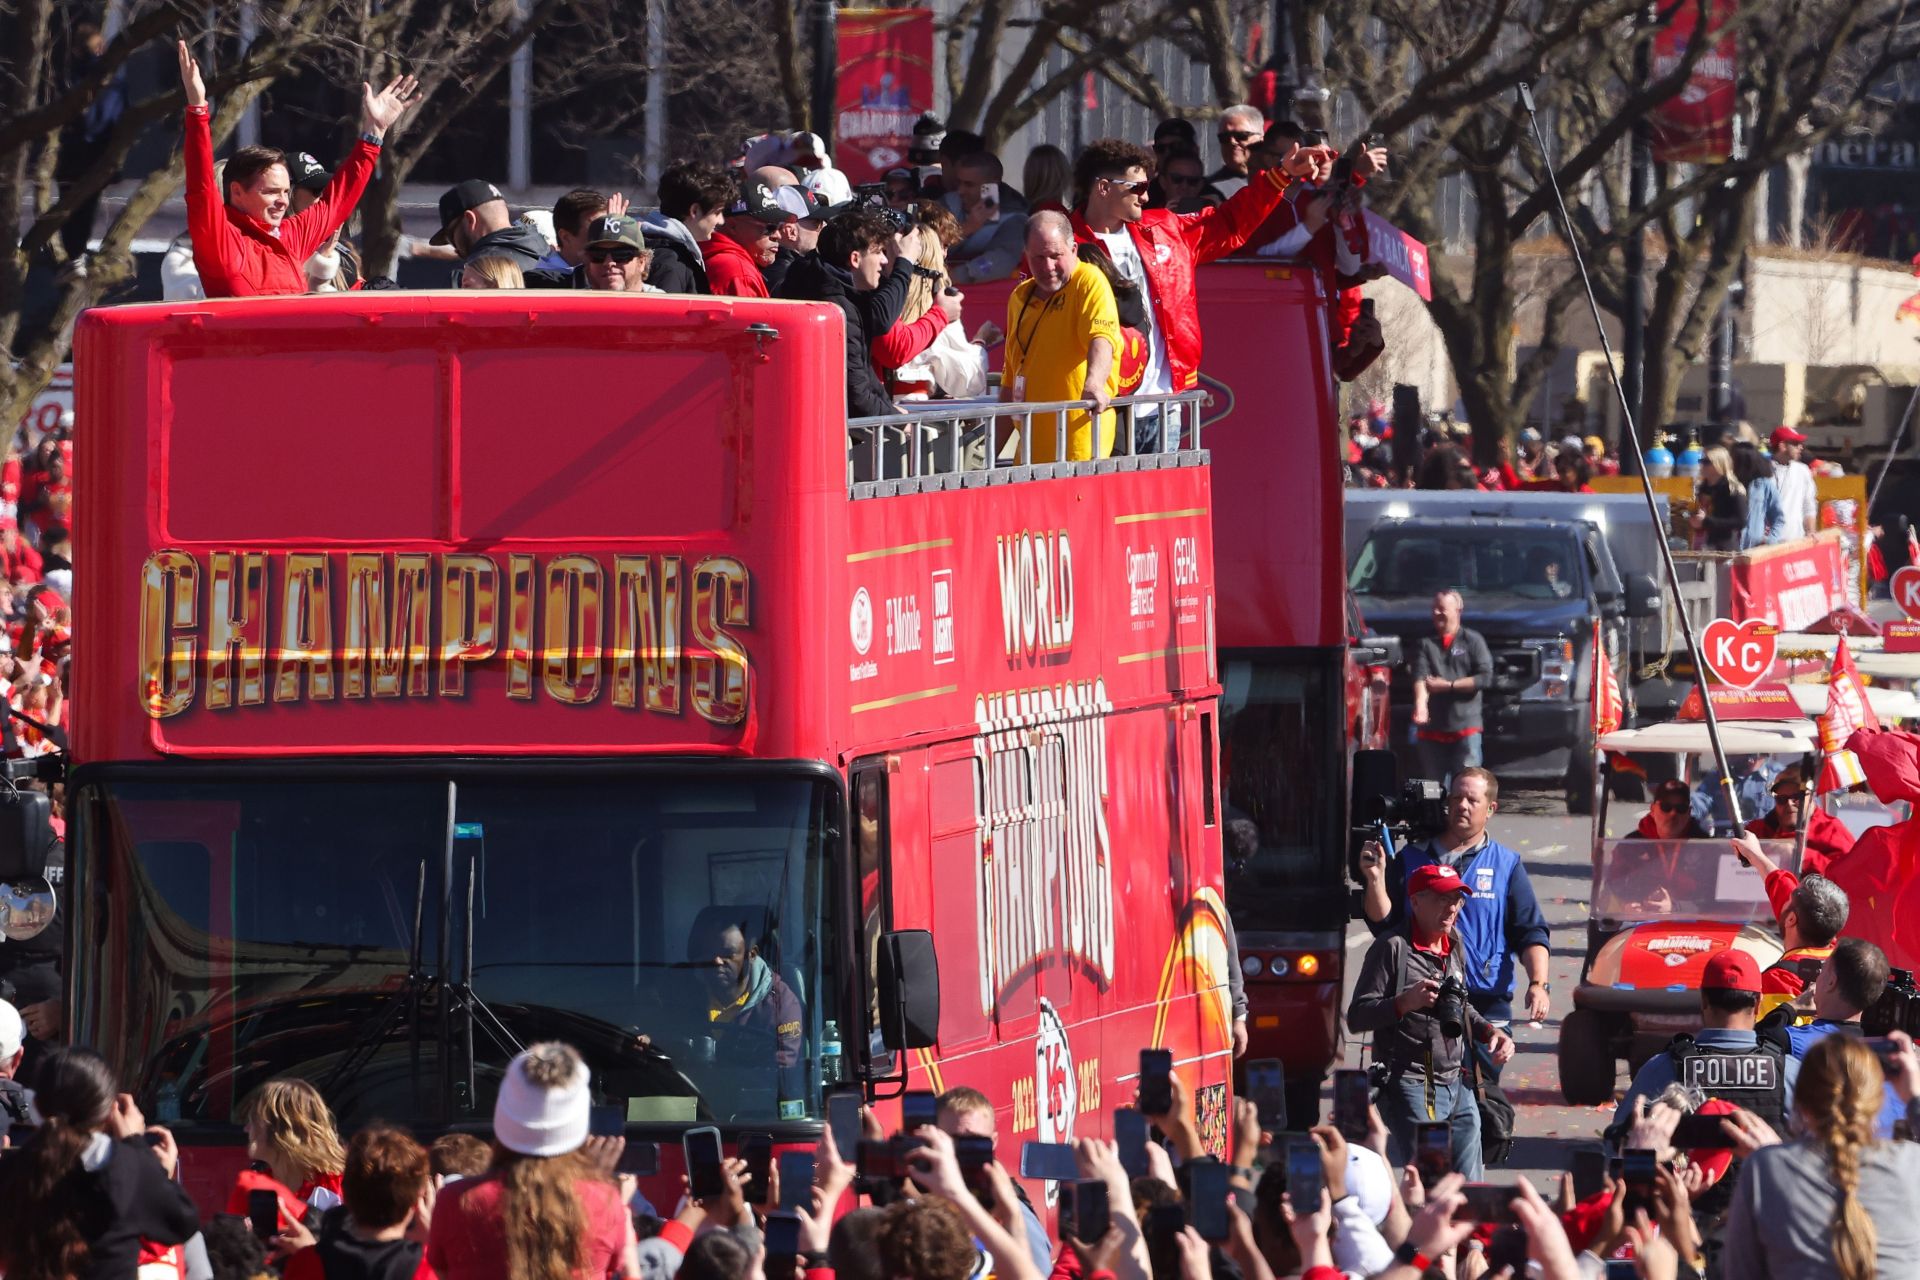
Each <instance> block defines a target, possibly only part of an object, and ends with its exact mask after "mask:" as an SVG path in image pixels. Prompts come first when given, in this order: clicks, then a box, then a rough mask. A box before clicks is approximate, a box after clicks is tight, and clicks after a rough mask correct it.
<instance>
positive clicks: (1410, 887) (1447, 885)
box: [1407, 862, 1473, 898]
mask: <svg viewBox="0 0 1920 1280" xmlns="http://www.w3.org/2000/svg"><path fill="white" fill-rule="evenodd" d="M1407 893H1408V894H1409V895H1411V894H1416V893H1464V894H1466V895H1467V896H1468V897H1469V898H1471V897H1472V896H1473V890H1471V889H1469V888H1467V882H1466V881H1465V880H1462V879H1461V878H1460V873H1459V872H1458V871H1455V870H1454V869H1453V868H1452V867H1450V866H1448V865H1447V864H1446V863H1444V862H1429V863H1428V864H1427V865H1426V866H1424V867H1421V868H1420V869H1419V870H1418V871H1416V872H1414V873H1413V875H1412V876H1410V877H1409V878H1408V880H1407Z"/></svg>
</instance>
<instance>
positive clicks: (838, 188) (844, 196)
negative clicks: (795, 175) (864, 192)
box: [800, 169, 853, 204]
mask: <svg viewBox="0 0 1920 1280" xmlns="http://www.w3.org/2000/svg"><path fill="white" fill-rule="evenodd" d="M800 185H801V186H803V187H805V188H806V189H807V190H809V191H811V192H813V193H814V194H815V195H818V196H821V197H824V198H825V200H826V202H827V203H828V204H852V203H853V184H852V183H851V182H849V181H847V175H846V174H844V173H842V172H840V170H838V169H809V170H808V171H807V172H806V173H805V174H803V175H801V178H800Z"/></svg>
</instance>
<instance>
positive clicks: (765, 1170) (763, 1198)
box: [740, 1133, 773, 1205]
mask: <svg viewBox="0 0 1920 1280" xmlns="http://www.w3.org/2000/svg"><path fill="white" fill-rule="evenodd" d="M740 1158H741V1159H742V1160H745V1161H746V1162H747V1185H746V1187H745V1194H746V1200H747V1203H748V1204H762V1205H763V1204H765V1203H766V1202H767V1197H768V1196H770V1195H772V1194H773V1180H772V1178H771V1177H770V1176H769V1175H770V1174H772V1172H773V1135H772V1134H770V1133H743V1134H741V1135H740Z"/></svg>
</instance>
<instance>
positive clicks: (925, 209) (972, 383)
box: [873, 200, 1000, 400]
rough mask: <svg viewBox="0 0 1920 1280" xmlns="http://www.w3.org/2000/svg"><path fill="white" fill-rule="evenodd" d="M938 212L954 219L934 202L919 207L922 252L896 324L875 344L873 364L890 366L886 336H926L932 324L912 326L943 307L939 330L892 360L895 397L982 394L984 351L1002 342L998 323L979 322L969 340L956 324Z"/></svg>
mask: <svg viewBox="0 0 1920 1280" xmlns="http://www.w3.org/2000/svg"><path fill="white" fill-rule="evenodd" d="M936 210H937V211H938V212H937V213H935V212H934V211H936ZM940 216H944V217H946V218H947V219H949V220H951V218H952V217H953V215H952V214H950V213H948V212H947V210H946V209H945V208H943V207H942V206H940V205H939V204H937V203H935V202H934V201H931V200H925V201H922V202H921V204H920V208H919V210H918V222H919V227H920V254H919V257H918V258H917V259H916V262H915V265H916V266H917V267H918V270H916V271H915V272H914V273H913V282H912V283H911V284H909V285H908V286H907V300H906V303H905V304H904V305H903V306H902V307H901V308H900V320H899V322H898V323H897V324H896V325H895V326H894V328H893V329H892V330H889V331H888V335H887V338H886V339H882V340H881V341H877V342H875V343H874V344H873V354H874V357H875V364H876V366H877V367H880V368H882V369H888V361H886V360H885V359H883V358H882V357H883V356H884V355H887V354H893V352H891V351H888V350H887V349H886V348H887V347H888V346H890V345H891V344H890V342H889V341H888V340H889V339H892V338H894V337H895V336H896V335H898V334H899V333H900V332H901V331H902V330H905V331H907V332H919V333H921V334H924V333H925V331H926V330H927V329H929V328H932V324H931V323H930V324H927V325H922V326H921V327H920V329H919V330H918V331H915V330H913V329H911V328H910V326H913V325H914V324H916V322H919V321H922V320H924V319H925V318H926V317H927V316H928V315H930V314H931V313H932V312H933V311H934V309H935V307H939V308H941V310H940V319H939V321H937V322H934V323H938V324H939V328H937V329H933V332H932V333H931V335H929V336H927V339H926V341H925V342H924V343H920V344H919V346H918V349H917V350H910V352H909V354H908V355H907V357H906V358H905V359H904V360H897V361H896V362H894V366H893V367H892V368H891V369H890V370H889V371H888V374H887V385H888V388H889V390H890V391H891V392H892V394H893V396H894V398H895V399H896V400H926V399H930V398H931V397H932V396H934V395H935V394H936V393H937V394H940V395H944V396H949V397H953V398H956V399H966V398H968V397H971V396H980V395H984V394H986V390H987V350H986V349H987V347H989V346H991V345H992V344H993V343H995V342H997V341H999V340H1000V327H999V326H998V325H996V324H994V323H993V322H992V321H988V322H986V323H985V324H983V325H981V326H980V332H979V333H978V334H977V335H975V337H974V340H973V341H971V342H969V341H967V334H966V330H965V329H964V328H962V327H961V323H960V314H959V313H960V305H959V304H960V299H958V298H956V297H955V296H953V295H951V294H949V293H947V289H948V287H949V286H951V285H952V283H953V281H952V279H951V278H950V277H949V276H948V275H947V252H946V249H945V248H943V247H942V245H941V241H940V236H939V233H938V219H939V217H940ZM902 349H905V348H904V347H894V351H898V350H902Z"/></svg>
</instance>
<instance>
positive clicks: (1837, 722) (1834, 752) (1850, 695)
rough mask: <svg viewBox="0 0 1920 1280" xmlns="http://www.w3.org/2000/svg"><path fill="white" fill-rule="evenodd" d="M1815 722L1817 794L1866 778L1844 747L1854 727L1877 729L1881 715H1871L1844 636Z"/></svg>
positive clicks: (1863, 688) (1858, 764)
mask: <svg viewBox="0 0 1920 1280" xmlns="http://www.w3.org/2000/svg"><path fill="white" fill-rule="evenodd" d="M1814 724H1816V725H1817V726H1819V729H1820V751H1821V766H1820V783H1819V793H1820V794H1821V795H1826V794H1827V793H1828V792H1830V791H1846V790H1849V789H1851V788H1853V787H1855V786H1858V785H1859V784H1860V783H1862V782H1864V781H1866V775H1865V774H1864V773H1862V772H1861V769H1860V761H1859V759H1858V758H1856V757H1855V756H1854V754H1853V752H1851V751H1849V750H1847V739H1848V738H1851V737H1852V736H1853V734H1854V731H1855V730H1857V729H1875V730H1877V729H1879V727H1880V718H1879V717H1878V716H1876V715H1874V713H1873V706H1872V704H1870V703H1869V702H1868V701H1867V691H1866V688H1865V686H1863V685H1862V684H1861V683H1860V672H1859V670H1858V669H1857V668H1856V667H1855V666H1854V665H1853V655H1852V654H1851V653H1850V652H1848V651H1847V638H1846V636H1844V635H1842V636H1841V637H1840V641H1839V643H1838V644H1837V645H1836V646H1835V647H1834V651H1833V670H1832V672H1831V673H1829V675H1828V682H1827V709H1826V710H1825V711H1823V712H1821V713H1820V714H1819V715H1818V716H1816V717H1814Z"/></svg>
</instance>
